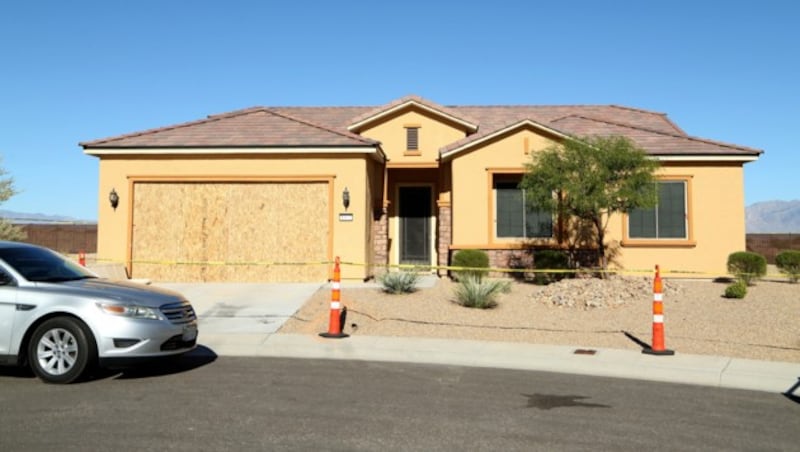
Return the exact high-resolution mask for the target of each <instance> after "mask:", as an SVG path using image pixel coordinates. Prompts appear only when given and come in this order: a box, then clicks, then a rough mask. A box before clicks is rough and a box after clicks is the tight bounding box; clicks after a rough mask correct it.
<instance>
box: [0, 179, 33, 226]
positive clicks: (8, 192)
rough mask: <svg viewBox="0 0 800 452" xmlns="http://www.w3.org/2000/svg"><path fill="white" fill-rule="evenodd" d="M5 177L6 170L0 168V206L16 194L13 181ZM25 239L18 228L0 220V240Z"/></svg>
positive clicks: (4, 220)
mask: <svg viewBox="0 0 800 452" xmlns="http://www.w3.org/2000/svg"><path fill="white" fill-rule="evenodd" d="M7 175H8V173H7V172H6V170H4V169H3V168H0V204H2V203H4V202H6V201H8V200H9V199H11V197H12V196H14V195H16V194H17V191H16V190H15V189H14V179H12V178H11V176H7ZM26 237H27V236H26V234H25V231H23V230H22V229H21V228H20V227H19V226H15V225H13V224H11V223H10V222H9V221H8V220H6V219H5V218H0V240H14V241H21V240H25V238H26Z"/></svg>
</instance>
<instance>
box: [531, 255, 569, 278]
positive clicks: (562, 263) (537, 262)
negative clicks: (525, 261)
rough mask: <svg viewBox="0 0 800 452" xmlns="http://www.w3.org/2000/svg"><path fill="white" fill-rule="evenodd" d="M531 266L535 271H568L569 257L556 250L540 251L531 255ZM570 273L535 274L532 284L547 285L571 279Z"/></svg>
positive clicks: (549, 272) (550, 272)
mask: <svg viewBox="0 0 800 452" xmlns="http://www.w3.org/2000/svg"><path fill="white" fill-rule="evenodd" d="M533 265H534V267H535V269H536V270H569V268H570V267H569V256H567V253H565V252H563V251H558V250H540V251H536V252H535V253H534V254H533ZM572 276H573V274H572V273H571V272H563V273H561V272H552V271H548V272H541V273H540V272H536V273H534V276H533V283H534V284H539V285H547V284H550V283H553V282H556V281H561V280H562V279H564V278H569V277H572Z"/></svg>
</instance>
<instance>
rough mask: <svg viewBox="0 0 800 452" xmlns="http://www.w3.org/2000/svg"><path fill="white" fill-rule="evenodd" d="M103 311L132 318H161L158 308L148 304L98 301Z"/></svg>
mask: <svg viewBox="0 0 800 452" xmlns="http://www.w3.org/2000/svg"><path fill="white" fill-rule="evenodd" d="M97 306H98V307H99V308H100V310H101V311H103V312H105V313H106V314H111V315H118V316H122V317H130V318H132V319H150V320H160V319H161V316H160V315H159V312H158V309H156V308H150V307H147V306H137V305H131V304H113V303H97Z"/></svg>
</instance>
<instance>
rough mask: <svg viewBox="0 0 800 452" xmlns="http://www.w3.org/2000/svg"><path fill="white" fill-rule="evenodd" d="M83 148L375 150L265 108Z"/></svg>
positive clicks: (362, 141) (338, 132) (351, 137)
mask: <svg viewBox="0 0 800 452" xmlns="http://www.w3.org/2000/svg"><path fill="white" fill-rule="evenodd" d="M80 144H81V146H83V147H84V148H95V147H115V148H147V147H159V148H164V147H222V146H227V147H248V146H375V145H377V144H378V142H376V141H375V140H371V139H369V138H365V137H362V136H360V135H356V134H354V133H350V132H348V131H347V129H342V128H338V127H337V128H330V127H328V126H325V125H320V124H316V123H314V122H312V121H309V120H308V119H301V118H298V117H295V116H293V115H291V114H289V113H287V112H279V111H274V110H271V109H267V108H263V107H255V108H248V109H244V110H237V111H234V112H230V113H225V114H220V115H211V116H209V117H208V118H207V119H203V120H200V121H192V122H187V123H182V124H177V125H173V126H168V127H161V128H158V129H151V130H145V131H142V132H137V133H132V134H127V135H121V136H117V137H112V138H104V139H100V140H94V141H89V142H84V143H80Z"/></svg>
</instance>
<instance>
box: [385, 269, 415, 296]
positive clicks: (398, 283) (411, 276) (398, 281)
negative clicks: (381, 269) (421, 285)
mask: <svg viewBox="0 0 800 452" xmlns="http://www.w3.org/2000/svg"><path fill="white" fill-rule="evenodd" d="M378 281H379V282H380V283H381V285H382V286H383V291H384V292H386V293H392V294H399V293H411V292H413V291H414V290H416V288H417V282H418V281H419V274H418V273H416V272H410V271H399V272H389V273H384V274H383V275H381V276H380V277H378Z"/></svg>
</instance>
